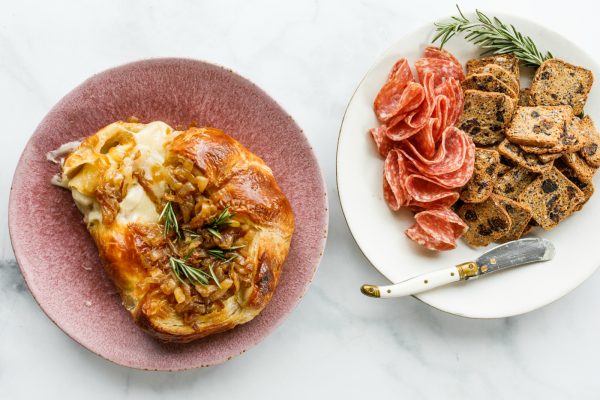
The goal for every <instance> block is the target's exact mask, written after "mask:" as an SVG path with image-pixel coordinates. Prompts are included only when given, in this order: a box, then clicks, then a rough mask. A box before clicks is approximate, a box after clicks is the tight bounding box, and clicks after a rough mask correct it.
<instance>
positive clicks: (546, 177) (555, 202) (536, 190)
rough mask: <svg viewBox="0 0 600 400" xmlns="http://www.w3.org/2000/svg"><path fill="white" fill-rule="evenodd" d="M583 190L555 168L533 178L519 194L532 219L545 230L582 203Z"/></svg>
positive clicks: (583, 197) (549, 228) (583, 198)
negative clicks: (529, 210)
mask: <svg viewBox="0 0 600 400" xmlns="http://www.w3.org/2000/svg"><path fill="white" fill-rule="evenodd" d="M584 200H585V196H584V194H583V192H582V191H581V190H580V189H579V188H578V187H577V186H576V185H575V184H574V183H573V182H571V181H570V180H568V179H567V178H566V177H565V176H564V175H563V174H561V173H560V171H558V170H557V169H556V168H552V169H551V170H550V171H548V172H546V173H544V174H542V175H541V176H539V177H538V178H537V179H536V180H534V181H533V182H532V183H531V184H530V185H529V186H527V188H526V189H525V190H524V191H523V193H521V195H520V196H519V201H520V202H523V203H525V204H527V205H528V206H529V207H530V208H531V211H532V216H533V219H534V220H535V221H536V222H537V223H538V224H539V225H540V226H541V227H542V228H544V229H545V230H551V229H552V228H554V227H555V226H556V225H558V223H559V222H561V221H562V220H564V219H565V218H567V217H568V216H569V215H571V214H572V213H573V211H574V210H575V209H576V208H577V206H579V205H580V204H581V203H583V202H584Z"/></svg>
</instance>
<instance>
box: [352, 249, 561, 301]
mask: <svg viewBox="0 0 600 400" xmlns="http://www.w3.org/2000/svg"><path fill="white" fill-rule="evenodd" d="M553 257H554V245H553V244H552V243H551V242H549V241H548V240H546V239H538V238H527V239H519V240H515V241H512V242H508V243H505V244H502V245H500V246H498V247H494V248H493V249H491V250H489V251H487V252H485V253H483V254H482V255H481V256H480V257H479V258H477V259H476V260H475V261H469V262H465V263H462V264H459V265H457V266H455V267H450V268H446V269H442V270H439V271H434V272H429V273H426V274H422V275H418V276H416V277H413V278H409V279H407V280H405V281H402V282H398V283H395V284H393V285H387V286H377V285H363V286H362V287H361V288H360V291H361V292H362V293H363V294H364V295H366V296H370V297H381V298H392V297H401V296H408V295H413V294H417V293H421V292H425V291H427V290H431V289H434V288H437V287H440V286H444V285H448V284H450V283H453V282H458V281H466V280H470V279H475V278H479V277H481V276H485V275H488V274H491V273H494V272H497V271H503V270H505V269H509V268H513V267H518V266H521V265H525V264H531V263H535V262H540V261H548V260H551V259H552V258H553Z"/></svg>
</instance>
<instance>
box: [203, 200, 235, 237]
mask: <svg viewBox="0 0 600 400" xmlns="http://www.w3.org/2000/svg"><path fill="white" fill-rule="evenodd" d="M231 217H233V214H231V213H230V212H229V207H225V209H224V210H223V211H221V214H219V215H218V216H217V217H216V218H215V219H213V220H212V221H211V222H210V223H209V224H208V225H207V226H206V227H205V228H206V230H207V231H208V232H209V233H211V234H212V235H213V236H216V237H217V238H219V239H223V237H222V236H221V232H220V229H221V227H222V226H223V225H229V221H230V220H231Z"/></svg>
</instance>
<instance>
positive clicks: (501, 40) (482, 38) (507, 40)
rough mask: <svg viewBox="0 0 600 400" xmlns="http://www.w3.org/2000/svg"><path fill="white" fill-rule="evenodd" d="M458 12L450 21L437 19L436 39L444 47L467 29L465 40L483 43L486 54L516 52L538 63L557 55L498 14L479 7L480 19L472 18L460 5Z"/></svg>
mask: <svg viewBox="0 0 600 400" xmlns="http://www.w3.org/2000/svg"><path fill="white" fill-rule="evenodd" d="M456 8H457V9H458V14H459V15H458V16H453V17H452V19H451V21H450V22H444V23H436V24H435V31H436V35H435V36H434V38H433V40H432V43H435V42H437V41H438V40H439V41H440V48H442V47H444V45H445V44H446V43H447V42H448V40H450V39H451V38H452V37H453V36H454V35H456V34H457V33H460V32H464V33H466V35H465V40H467V41H469V42H472V43H473V44H475V45H479V46H480V47H481V48H482V49H484V50H485V51H484V52H483V54H482V55H485V54H506V53H514V54H515V56H516V57H517V58H518V59H520V60H521V61H523V63H524V64H525V65H529V66H534V67H535V66H538V65H540V64H541V63H543V62H544V61H546V60H548V59H550V58H553V57H554V56H553V55H552V53H550V52H549V51H548V52H546V53H545V54H544V53H543V52H541V51H540V50H538V48H537V47H536V45H535V43H534V42H533V40H532V39H531V38H530V37H529V36H525V35H523V34H522V33H521V32H519V31H517V29H516V28H515V27H514V26H513V25H507V24H505V23H504V22H502V21H500V20H499V19H498V18H496V17H493V18H490V17H488V16H487V15H485V14H484V13H482V12H481V11H479V10H475V14H476V16H477V20H476V21H471V20H469V19H468V18H467V17H465V15H464V14H463V13H462V11H461V10H460V8H459V7H458V5H456Z"/></svg>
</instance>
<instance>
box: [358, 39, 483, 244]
mask: <svg viewBox="0 0 600 400" xmlns="http://www.w3.org/2000/svg"><path fill="white" fill-rule="evenodd" d="M415 69H416V72H417V77H418V81H417V80H415V77H414V75H413V73H412V71H411V68H410V65H409V63H408V61H407V60H406V59H405V58H401V59H399V60H398V61H397V62H396V64H394V66H393V68H392V70H391V72H390V74H389V76H388V81H387V82H386V83H385V85H383V87H382V88H381V90H380V91H379V94H378V95H377V97H376V98H375V103H374V109H375V114H376V115H377V119H378V120H379V121H380V123H381V125H380V126H378V127H376V128H373V129H371V130H370V134H371V136H372V137H373V139H374V141H375V144H376V145H377V150H378V151H379V154H380V155H381V156H382V157H383V158H385V163H384V177H383V192H384V197H385V201H386V202H387V204H388V205H389V207H390V208H391V209H392V210H398V209H400V208H401V207H408V208H410V209H412V210H413V211H415V212H416V215H415V225H413V226H412V227H411V228H409V229H408V230H407V231H406V234H407V236H408V237H409V238H411V239H412V240H414V241H415V242H417V243H419V244H421V245H423V246H425V247H427V248H429V249H432V250H451V249H453V248H455V247H456V241H457V239H458V238H459V237H460V236H461V235H462V234H463V233H465V232H466V230H467V226H466V225H465V223H464V222H463V221H462V220H461V219H460V218H459V217H458V216H457V215H456V214H455V213H454V212H453V211H452V210H451V209H450V207H451V206H452V205H453V204H454V203H455V202H456V201H457V200H458V198H459V190H458V189H459V188H461V187H462V186H464V185H465V184H466V183H467V182H468V181H469V179H470V178H471V175H472V174H473V164H474V156H475V146H474V144H473V142H472V140H471V138H470V136H469V135H467V134H466V133H465V132H463V131H462V130H460V129H458V128H456V127H455V126H454V125H455V124H456V123H457V122H458V120H459V118H460V114H461V112H462V109H463V94H462V90H461V87H460V81H461V80H463V79H464V77H465V76H464V72H463V69H462V66H461V65H460V63H459V62H458V60H456V58H455V57H454V56H453V55H452V54H450V53H448V52H447V51H445V50H440V49H438V48H434V47H428V48H427V49H425V52H424V55H423V58H421V59H419V60H418V61H417V62H416V63H415Z"/></svg>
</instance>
